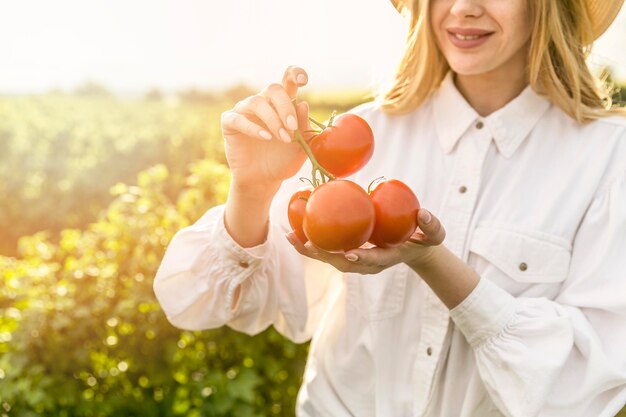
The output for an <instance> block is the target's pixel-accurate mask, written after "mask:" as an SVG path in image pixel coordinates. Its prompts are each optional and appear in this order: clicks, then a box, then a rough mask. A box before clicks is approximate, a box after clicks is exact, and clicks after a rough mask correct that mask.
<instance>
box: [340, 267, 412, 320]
mask: <svg viewBox="0 0 626 417" xmlns="http://www.w3.org/2000/svg"><path fill="white" fill-rule="evenodd" d="M408 275H409V270H408V266H406V265H404V264H399V265H395V266H393V267H391V268H389V269H387V270H385V271H383V272H381V273H378V274H375V275H360V274H352V273H348V274H346V281H347V291H348V294H347V295H348V303H349V304H351V305H352V306H353V307H355V308H356V309H357V310H358V311H359V313H360V314H361V315H362V316H363V317H364V318H365V319H367V320H383V319H388V318H391V317H394V316H396V315H397V314H398V313H400V312H401V311H402V309H403V307H404V299H405V290H406V281H407V277H408Z"/></svg>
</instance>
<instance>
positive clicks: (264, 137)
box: [259, 130, 272, 140]
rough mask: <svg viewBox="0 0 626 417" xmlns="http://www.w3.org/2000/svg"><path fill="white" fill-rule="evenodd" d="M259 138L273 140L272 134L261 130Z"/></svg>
mask: <svg viewBox="0 0 626 417" xmlns="http://www.w3.org/2000/svg"><path fill="white" fill-rule="evenodd" d="M259 136H261V137H262V138H263V139H265V140H271V139H272V134H271V133H270V132H268V131H267V130H259Z"/></svg>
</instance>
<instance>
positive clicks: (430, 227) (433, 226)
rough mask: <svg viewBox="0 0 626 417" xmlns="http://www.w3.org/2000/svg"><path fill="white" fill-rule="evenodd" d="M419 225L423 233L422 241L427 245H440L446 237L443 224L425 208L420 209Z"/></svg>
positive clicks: (418, 215)
mask: <svg viewBox="0 0 626 417" xmlns="http://www.w3.org/2000/svg"><path fill="white" fill-rule="evenodd" d="M417 225H418V227H419V228H420V230H421V231H422V234H423V235H422V236H421V239H420V240H421V241H422V243H424V244H427V245H431V246H434V245H439V244H441V243H442V242H443V240H444V239H445V237H446V231H445V230H444V228H443V226H442V225H441V222H440V221H439V219H438V218H436V217H435V216H433V214H432V213H431V212H429V211H428V210H426V209H425V208H420V209H419V212H418V214H417Z"/></svg>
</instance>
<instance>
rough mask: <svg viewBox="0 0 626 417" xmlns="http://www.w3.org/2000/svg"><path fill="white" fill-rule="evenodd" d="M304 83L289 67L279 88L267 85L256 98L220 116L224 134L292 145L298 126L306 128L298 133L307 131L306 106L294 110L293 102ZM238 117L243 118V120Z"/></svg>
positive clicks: (298, 70) (305, 78)
mask: <svg viewBox="0 0 626 417" xmlns="http://www.w3.org/2000/svg"><path fill="white" fill-rule="evenodd" d="M307 81H308V76H307V74H306V72H305V71H304V70H303V69H302V68H299V67H295V66H290V67H288V68H287V69H286V70H285V73H284V75H283V80H282V83H281V84H276V83H275V84H270V85H269V86H267V87H266V88H265V89H263V91H261V92H260V93H259V94H257V95H254V96H251V97H248V98H246V99H244V100H241V101H240V102H238V103H237V104H236V105H235V107H234V108H233V110H232V112H226V113H225V114H223V115H222V130H223V131H224V134H225V135H228V134H233V133H237V132H241V133H243V134H245V135H246V136H249V137H254V138H259V139H266V140H267V139H271V138H275V139H277V140H280V141H282V142H285V143H289V142H291V141H292V139H293V134H294V131H296V130H297V129H298V126H299V124H302V125H303V126H306V128H305V129H301V130H308V128H309V123H308V106H304V105H299V106H298V108H299V110H297V109H296V107H295V106H294V102H293V100H294V99H295V96H296V94H297V91H298V88H299V87H301V86H304V85H306V83H307ZM232 113H235V114H232ZM238 115H243V116H244V117H243V119H242V117H239V116H238ZM303 115H304V116H303ZM244 119H246V120H244ZM299 122H300V123H299ZM268 136H269V138H268Z"/></svg>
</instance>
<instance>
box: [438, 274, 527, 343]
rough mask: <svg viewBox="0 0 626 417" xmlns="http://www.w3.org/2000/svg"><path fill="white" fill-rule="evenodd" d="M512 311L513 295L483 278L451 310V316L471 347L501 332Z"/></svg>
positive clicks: (513, 304) (510, 317)
mask: <svg viewBox="0 0 626 417" xmlns="http://www.w3.org/2000/svg"><path fill="white" fill-rule="evenodd" d="M514 314H515V297H513V296H512V295H511V294H509V293H508V292H506V291H505V290H503V289H502V288H500V287H498V286H497V285H496V284H494V283H492V282H491V281H489V280H487V279H484V278H481V279H480V281H479V282H478V285H477V286H476V288H474V290H473V291H472V292H471V293H470V295H468V296H467V298H466V299H465V300H463V301H462V302H461V304H459V305H458V306H456V307H454V308H453V309H452V310H450V318H451V319H452V320H453V321H454V323H455V324H456V326H457V327H458V328H459V330H461V332H462V333H463V335H464V336H465V338H466V339H467V341H468V343H469V344H470V345H471V346H472V347H474V348H477V347H479V346H481V345H483V344H484V343H486V342H487V341H489V340H490V339H491V338H492V337H494V336H496V335H498V334H500V333H501V332H502V330H503V329H504V328H505V327H506V325H507V324H508V323H509V321H510V320H511V319H512V318H513V315H514Z"/></svg>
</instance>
